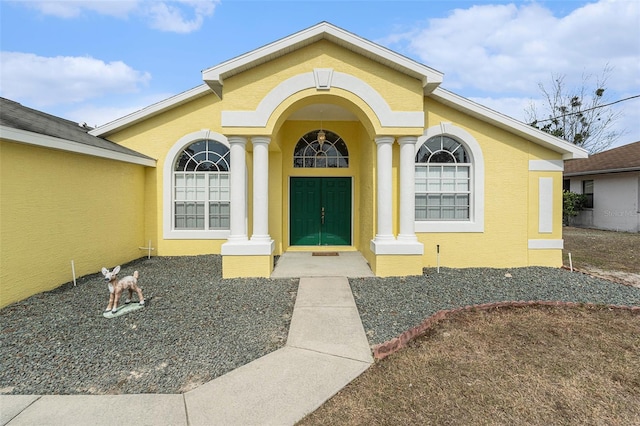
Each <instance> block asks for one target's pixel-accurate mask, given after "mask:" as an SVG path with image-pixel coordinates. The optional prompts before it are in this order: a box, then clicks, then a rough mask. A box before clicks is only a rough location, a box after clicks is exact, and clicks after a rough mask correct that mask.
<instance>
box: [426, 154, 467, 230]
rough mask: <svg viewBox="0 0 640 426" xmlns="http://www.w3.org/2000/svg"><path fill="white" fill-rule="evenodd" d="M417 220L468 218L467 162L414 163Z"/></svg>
mask: <svg viewBox="0 0 640 426" xmlns="http://www.w3.org/2000/svg"><path fill="white" fill-rule="evenodd" d="M415 168H416V173H415V176H416V178H415V194H416V195H415V197H416V198H415V200H416V203H415V214H416V220H418V221H419V220H447V221H468V220H469V219H470V211H471V209H470V200H471V189H470V188H471V179H470V176H471V171H470V166H469V165H460V164H459V165H449V164H447V165H444V164H434V163H427V164H416V166H415Z"/></svg>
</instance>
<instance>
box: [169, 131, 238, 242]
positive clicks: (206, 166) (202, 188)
mask: <svg viewBox="0 0 640 426" xmlns="http://www.w3.org/2000/svg"><path fill="white" fill-rule="evenodd" d="M230 164H231V163H230V150H229V145H228V142H227V139H226V137H224V136H223V135H220V134H218V133H214V132H210V131H208V130H202V131H199V132H195V133H191V134H189V135H187V136H185V137H183V138H181V139H180V140H179V141H178V142H177V143H176V144H175V145H174V146H173V148H172V149H171V150H170V152H169V154H168V155H167V159H166V162H165V167H164V192H163V193H164V197H165V198H164V203H163V205H164V210H163V216H164V219H163V222H164V226H163V228H164V238H165V239H226V238H228V236H229V233H230V231H229V228H230V219H231V218H230V213H231V212H230V210H231V209H230V204H231V190H230V175H229V174H230Z"/></svg>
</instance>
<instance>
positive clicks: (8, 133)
mask: <svg viewBox="0 0 640 426" xmlns="http://www.w3.org/2000/svg"><path fill="white" fill-rule="evenodd" d="M0 138H1V139H6V140H9V141H12V142H18V143H24V144H28V145H35V146H39V147H42V148H51V149H59V150H61V151H67V152H73V153H75V154H84V155H91V156H93V157H100V158H107V159H109V160H116V161H123V162H125V163H132V164H139V165H141V166H147V167H156V160H153V159H151V158H149V159H147V158H142V157H136V156H135V155H129V154H125V153H123V152H118V151H111V150H109V149H104V148H100V147H96V146H91V145H86V144H83V143H79V142H73V141H69V140H66V139H61V138H56V137H53V136H48V135H42V134H40V133H34V132H28V131H26V130H21V129H14V128H12V127H7V126H0Z"/></svg>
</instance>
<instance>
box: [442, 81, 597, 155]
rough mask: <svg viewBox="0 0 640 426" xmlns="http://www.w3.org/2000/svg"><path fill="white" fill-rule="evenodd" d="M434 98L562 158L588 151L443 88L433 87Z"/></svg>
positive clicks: (586, 153)
mask: <svg viewBox="0 0 640 426" xmlns="http://www.w3.org/2000/svg"><path fill="white" fill-rule="evenodd" d="M430 96H431V97H433V98H434V99H436V100H438V101H440V102H442V103H444V104H446V105H449V106H451V107H452V108H454V109H457V110H459V111H463V112H465V113H467V114H469V115H471V116H473V117H476V118H479V119H481V120H483V121H489V122H490V123H492V124H494V125H496V126H497V127H500V128H502V129H505V130H507V131H509V132H512V133H515V134H517V135H519V136H522V137H523V138H525V139H527V140H530V141H532V142H535V143H537V144H539V145H542V146H544V147H546V148H549V149H551V150H552V151H555V152H558V153H560V154H562V159H563V160H570V159H574V158H587V157H588V156H589V153H588V152H587V150H585V149H583V148H580V147H578V146H576V145H574V144H571V143H569V142H565V141H563V140H562V139H560V138H556V137H555V136H551V135H550V134H548V133H545V132H543V131H542V130H539V129H536V128H535V127H532V126H529V125H527V124H525V123H523V122H521V121H518V120H516V119H514V118H511V117H509V116H506V115H504V114H501V113H499V112H497V111H494V110H492V109H490V108H487V107H485V106H483V105H480V104H478V103H476V102H473V101H471V100H469V99H466V98H463V97H462V96H458V95H456V94H455V93H452V92H449V91H447V90H444V89H442V88H440V87H438V88H437V89H435V90H434V91H433V92H432V93H431V95H430Z"/></svg>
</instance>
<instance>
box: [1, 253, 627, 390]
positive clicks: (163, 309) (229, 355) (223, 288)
mask: <svg viewBox="0 0 640 426" xmlns="http://www.w3.org/2000/svg"><path fill="white" fill-rule="evenodd" d="M105 266H108V267H113V266H114V265H105ZM134 270H138V271H139V272H140V280H139V283H140V285H141V287H142V289H143V291H144V294H145V297H147V298H148V297H150V296H152V297H153V298H152V300H151V306H149V307H147V308H144V309H141V310H138V311H135V312H132V313H129V314H126V315H124V316H121V317H118V318H114V319H106V318H103V316H102V310H103V309H104V308H105V306H106V303H107V299H108V293H107V288H106V284H105V283H104V281H103V279H102V275H92V276H87V277H84V278H82V279H80V280H79V281H78V285H77V286H76V287H73V285H72V284H70V283H69V284H65V285H64V286H62V287H60V288H59V289H57V290H54V291H52V292H48V293H43V294H40V295H36V296H33V297H31V298H29V299H27V300H25V301H22V302H19V303H16V304H13V305H10V306H8V307H6V308H4V309H2V310H0V327H1V328H0V330H1V333H0V359H1V360H2V364H1V365H0V394H126V393H181V392H185V391H187V390H189V389H191V388H194V387H196V386H198V385H200V384H202V383H205V382H207V381H209V380H211V379H213V378H215V377H218V376H220V375H222V374H224V373H226V372H228V371H231V370H233V369H234V368H237V367H239V366H241V365H244V364H246V363H248V362H250V361H252V360H254V359H256V358H259V357H260V356H263V355H265V354H267V353H269V352H271V351H273V350H276V349H278V348H280V347H282V346H283V345H284V343H285V340H286V336H287V333H288V327H289V323H290V320H291V314H292V311H293V305H294V302H295V295H296V292H297V285H298V280H289V279H286V280H270V279H234V280H222V279H221V278H220V276H221V273H220V270H221V258H220V256H214V255H211V256H192V257H167V258H152V259H150V260H147V259H141V260H138V261H135V262H133V263H131V264H128V265H123V270H122V271H121V273H120V276H121V277H123V276H125V275H128V274H131V273H133V271H134ZM203 271H206V272H203ZM507 273H509V274H510V275H511V277H505V274H507ZM350 284H351V288H352V290H353V293H354V297H355V300H356V304H357V306H358V309H359V311H360V314H361V318H362V321H363V324H364V327H365V330H366V331H367V335H368V337H369V342H370V344H372V345H374V344H378V343H383V342H385V341H387V340H389V339H392V338H393V337H396V336H398V335H399V334H400V333H402V332H404V331H406V330H408V329H410V328H412V327H415V326H416V325H418V324H419V323H420V322H422V321H423V320H424V319H425V318H427V317H428V316H430V315H432V314H433V313H435V312H437V311H439V310H442V309H451V308H456V307H460V306H464V305H473V304H481V303H488V302H497V301H505V300H560V301H573V302H585V303H587V302H591V303H597V304H614V305H635V306H640V289H638V288H633V287H626V286H623V285H620V284H614V283H611V282H609V281H605V280H601V279H597V278H592V277H589V276H587V275H583V274H580V273H570V272H568V271H565V270H560V269H552V268H517V269H481V268H477V269H446V268H441V270H440V274H436V271H435V270H426V271H425V275H424V276H412V277H405V278H357V279H351V280H350ZM134 297H135V296H134Z"/></svg>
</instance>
